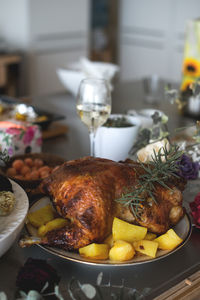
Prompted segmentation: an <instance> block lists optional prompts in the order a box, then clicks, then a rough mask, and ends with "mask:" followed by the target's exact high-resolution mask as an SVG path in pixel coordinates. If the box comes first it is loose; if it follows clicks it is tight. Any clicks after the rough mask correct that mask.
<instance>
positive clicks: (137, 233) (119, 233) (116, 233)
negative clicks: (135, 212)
mask: <svg viewBox="0 0 200 300" xmlns="http://www.w3.org/2000/svg"><path fill="white" fill-rule="evenodd" d="M112 234H113V239H114V241H117V240H123V241H126V242H130V243H132V242H134V241H139V240H143V239H144V237H145V235H146V234H147V228H145V227H142V226H138V225H133V224H130V223H128V222H125V221H122V220H120V219H118V218H114V220H113V226H112Z"/></svg>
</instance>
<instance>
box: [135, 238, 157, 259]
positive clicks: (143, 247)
mask: <svg viewBox="0 0 200 300" xmlns="http://www.w3.org/2000/svg"><path fill="white" fill-rule="evenodd" d="M133 247H134V248H135V250H136V251H138V252H140V253H142V254H145V255H148V256H151V257H153V258H155V257H156V253H157V249H158V243H157V242H154V241H150V240H141V241H136V242H133Z"/></svg>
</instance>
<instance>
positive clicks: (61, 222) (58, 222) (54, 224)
mask: <svg viewBox="0 0 200 300" xmlns="http://www.w3.org/2000/svg"><path fill="white" fill-rule="evenodd" d="M67 224H68V221H67V220H65V219H63V218H56V219H54V220H51V221H49V222H48V223H46V224H44V225H42V226H40V227H39V228H38V235H39V236H41V237H42V236H45V235H46V234H47V232H49V231H52V230H55V229H60V228H62V227H64V226H66V225H67Z"/></svg>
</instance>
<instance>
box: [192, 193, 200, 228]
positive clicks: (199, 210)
mask: <svg viewBox="0 0 200 300" xmlns="http://www.w3.org/2000/svg"><path fill="white" fill-rule="evenodd" d="M190 208H191V215H192V217H193V220H194V224H195V226H196V227H198V228H200V193H198V194H197V195H196V197H195V198H194V201H193V202H191V203H190Z"/></svg>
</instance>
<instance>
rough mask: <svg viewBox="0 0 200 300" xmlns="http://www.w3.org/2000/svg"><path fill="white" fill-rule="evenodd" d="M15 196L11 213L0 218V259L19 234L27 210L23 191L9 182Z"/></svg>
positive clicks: (26, 198) (12, 182) (26, 199)
mask: <svg viewBox="0 0 200 300" xmlns="http://www.w3.org/2000/svg"><path fill="white" fill-rule="evenodd" d="M10 182H11V184H12V189H13V192H14V196H15V204H14V207H13V209H12V210H11V212H10V213H9V214H7V215H4V216H0V257H1V256H2V255H3V254H4V253H5V252H6V251H7V250H8V249H9V248H10V247H11V245H12V244H13V243H14V241H15V239H16V237H17V236H18V234H19V233H20V231H21V229H22V227H23V225H24V221H25V218H26V214H27V212H28V208H29V201H28V197H27V195H26V193H25V191H24V190H23V189H22V188H21V187H20V186H19V185H18V184H17V183H16V182H14V181H12V180H10Z"/></svg>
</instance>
